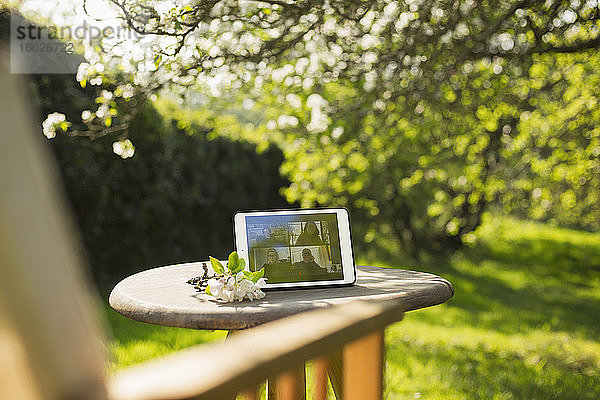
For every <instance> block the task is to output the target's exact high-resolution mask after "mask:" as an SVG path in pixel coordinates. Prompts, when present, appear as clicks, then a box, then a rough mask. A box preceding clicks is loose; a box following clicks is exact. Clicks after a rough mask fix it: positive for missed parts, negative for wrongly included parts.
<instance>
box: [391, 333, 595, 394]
mask: <svg viewBox="0 0 600 400" xmlns="http://www.w3.org/2000/svg"><path fill="white" fill-rule="evenodd" d="M386 351H387V357H388V364H387V374H386V375H387V376H386V382H388V383H387V387H388V388H389V389H388V390H389V391H390V392H391V393H389V395H388V398H403V397H404V398H415V396H414V395H415V392H416V391H418V392H419V394H420V396H418V397H421V398H425V399H426V398H429V397H430V395H432V396H433V397H434V398H455V397H458V398H469V399H498V398H499V399H590V400H591V399H597V398H598V397H597V396H598V387H600V372H599V371H598V369H597V368H596V367H595V365H593V364H590V365H581V363H579V364H574V363H570V362H568V361H566V360H565V359H561V358H559V357H547V356H545V355H540V354H536V353H534V352H530V353H521V354H517V353H512V352H505V351H502V350H500V351H489V350H486V349H484V348H483V347H477V348H475V349H473V348H466V347H462V346H443V347H440V346H436V345H423V344H419V343H418V342H415V341H414V340H411V341H409V342H406V341H403V340H395V341H391V342H389V343H388V345H387V347H386ZM424 379H426V380H427V381H428V382H423V380H424ZM401 381H402V382H401ZM407 382H409V383H407ZM440 382H443V383H444V386H445V387H446V388H445V389H444V388H440V385H439V383H440ZM400 387H401V388H402V392H395V393H394V392H393V391H394V388H396V390H397V388H400ZM429 387H434V388H435V389H434V391H433V392H432V393H428V388H429ZM412 388H414V390H411V389H412ZM456 395H458V396H456Z"/></svg>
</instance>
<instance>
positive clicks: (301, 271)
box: [294, 248, 329, 281]
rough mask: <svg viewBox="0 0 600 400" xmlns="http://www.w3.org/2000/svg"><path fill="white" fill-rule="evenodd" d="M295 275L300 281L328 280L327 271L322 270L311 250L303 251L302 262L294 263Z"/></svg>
mask: <svg viewBox="0 0 600 400" xmlns="http://www.w3.org/2000/svg"><path fill="white" fill-rule="evenodd" d="M294 274H295V275H296V277H297V278H298V279H299V280H311V281H315V280H320V279H328V278H329V274H328V273H327V270H326V269H324V268H321V267H320V266H319V264H317V262H316V261H315V257H314V256H313V255H312V252H311V251H310V249H306V248H305V249H302V261H298V262H295V263H294Z"/></svg>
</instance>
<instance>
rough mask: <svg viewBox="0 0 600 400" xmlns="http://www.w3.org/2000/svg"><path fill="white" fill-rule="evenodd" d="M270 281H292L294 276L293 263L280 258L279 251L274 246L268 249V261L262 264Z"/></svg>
mask: <svg viewBox="0 0 600 400" xmlns="http://www.w3.org/2000/svg"><path fill="white" fill-rule="evenodd" d="M262 267H263V268H264V269H265V277H266V278H268V282H269V283H280V282H290V281H291V278H292V271H291V265H290V263H289V262H285V261H282V260H280V259H279V253H278V252H277V250H275V249H274V248H273V247H271V248H270V249H269V250H267V262H266V263H264V265H263V266H262Z"/></svg>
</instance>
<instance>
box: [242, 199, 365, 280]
mask: <svg viewBox="0 0 600 400" xmlns="http://www.w3.org/2000/svg"><path fill="white" fill-rule="evenodd" d="M234 226H235V241H236V250H237V252H238V254H239V256H240V257H242V258H244V259H245V260H246V266H247V268H248V269H249V270H250V271H257V270H260V269H261V268H264V271H265V277H266V278H267V285H266V287H265V288H266V289H284V288H311V287H324V286H341V285H351V284H353V283H354V282H355V281H356V270H355V266H354V255H353V253H352V241H351V238H350V220H349V216H348V210H346V209H344V208H320V209H303V210H279V211H252V212H239V213H237V214H235V216H234Z"/></svg>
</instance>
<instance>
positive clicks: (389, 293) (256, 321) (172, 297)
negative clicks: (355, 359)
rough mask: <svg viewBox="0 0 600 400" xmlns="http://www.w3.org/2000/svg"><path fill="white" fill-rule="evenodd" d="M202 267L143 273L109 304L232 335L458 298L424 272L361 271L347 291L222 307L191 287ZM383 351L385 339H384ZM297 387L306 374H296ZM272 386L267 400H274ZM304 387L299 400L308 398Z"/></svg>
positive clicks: (270, 296)
mask: <svg viewBox="0 0 600 400" xmlns="http://www.w3.org/2000/svg"><path fill="white" fill-rule="evenodd" d="M202 273H203V270H202V263H201V262H194V263H187V264H177V265H170V266H166V267H159V268H154V269H150V270H147V271H143V272H140V273H137V274H135V275H132V276H130V277H128V278H125V279H124V280H122V281H121V282H119V283H118V284H117V285H116V286H115V288H114V289H113V291H112V292H111V294H110V299H109V302H110V305H111V307H112V308H113V309H115V310H116V311H117V312H118V313H120V314H122V315H124V316H125V317H128V318H131V319H134V320H137V321H142V322H147V323H150V324H156V325H165V326H175V327H181V328H192V329H225V330H229V332H230V333H232V332H234V331H237V330H240V329H246V328H251V327H253V326H257V325H260V324H263V323H265V322H269V321H273V320H276V319H280V318H284V317H288V316H291V315H294V314H298V313H301V312H304V311H310V310H315V309H319V308H326V307H331V306H334V305H337V304H342V303H349V302H352V301H357V300H367V301H393V302H398V304H399V305H401V307H400V310H402V311H410V310H416V309H419V308H424V307H429V306H433V305H436V304H441V303H444V302H445V301H447V300H448V299H449V298H451V297H452V295H453V294H454V289H453V288H452V285H451V284H450V282H448V281H447V280H445V279H443V278H441V277H439V276H436V275H433V274H428V273H424V272H416V271H407V270H401V269H392V268H377V267H366V266H358V267H357V280H356V284H354V285H352V286H346V287H336V288H320V289H298V290H279V291H269V292H267V296H266V297H265V298H263V299H261V300H254V301H253V302H250V301H248V300H244V301H243V302H241V303H238V302H235V303H219V302H216V301H214V300H211V297H210V296H208V295H206V294H205V293H200V292H197V291H196V290H195V289H194V287H193V286H192V285H190V284H188V283H187V281H188V280H189V279H191V278H193V277H196V276H199V275H202ZM380 340H381V343H382V346H381V348H383V336H381V339H380ZM342 364H343V363H342V353H341V351H337V352H336V353H335V354H334V355H333V356H332V358H331V359H330V364H329V367H328V369H327V373H328V375H329V378H330V381H331V385H332V387H333V390H334V392H335V395H336V398H338V399H341V398H343V395H342V383H341V382H342V378H341V376H342ZM295 374H296V376H297V378H298V379H299V382H302V381H305V370H304V368H300V369H299V370H298V371H295ZM271 383H272V382H270V381H269V382H268V396H267V397H268V398H269V399H276V398H277V394H276V393H277V391H276V388H275V386H272V385H271ZM304 389H305V385H300V387H299V390H300V392H299V393H297V397H296V398H298V399H304V398H305V396H306V395H305V393H304Z"/></svg>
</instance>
